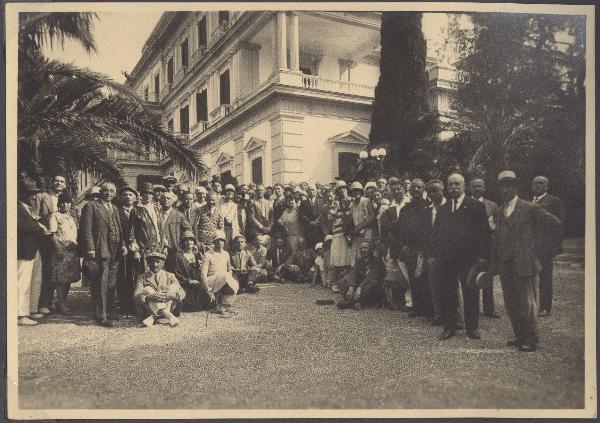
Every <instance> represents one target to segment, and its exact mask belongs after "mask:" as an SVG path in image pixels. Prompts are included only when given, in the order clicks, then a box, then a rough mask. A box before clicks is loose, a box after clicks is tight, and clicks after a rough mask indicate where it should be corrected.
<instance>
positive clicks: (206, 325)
mask: <svg viewBox="0 0 600 423" xmlns="http://www.w3.org/2000/svg"><path fill="white" fill-rule="evenodd" d="M209 314H210V307H209V309H208V310H206V323H205V325H204V326H205V327H208V315H209Z"/></svg>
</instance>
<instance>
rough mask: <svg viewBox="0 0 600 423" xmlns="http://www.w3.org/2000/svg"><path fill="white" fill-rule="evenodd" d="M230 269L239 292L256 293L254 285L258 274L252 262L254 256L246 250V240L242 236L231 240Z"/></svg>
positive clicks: (255, 265)
mask: <svg viewBox="0 0 600 423" xmlns="http://www.w3.org/2000/svg"><path fill="white" fill-rule="evenodd" d="M231 267H232V273H233V277H234V278H235V279H236V280H237V281H238V283H239V285H240V292H248V293H250V294H254V293H256V292H258V286H256V285H255V284H254V281H255V279H256V275H257V273H258V265H257V264H256V261H255V260H254V256H253V255H252V254H251V253H250V252H248V251H247V250H246V238H244V236H243V235H238V236H236V237H235V238H234V240H233V250H232V252H231Z"/></svg>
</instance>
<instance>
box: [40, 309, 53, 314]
mask: <svg viewBox="0 0 600 423" xmlns="http://www.w3.org/2000/svg"><path fill="white" fill-rule="evenodd" d="M38 312H39V313H42V314H50V313H51V311H50V309H49V308H48V307H42V308H40V309H39V310H38Z"/></svg>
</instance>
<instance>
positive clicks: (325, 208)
mask: <svg viewBox="0 0 600 423" xmlns="http://www.w3.org/2000/svg"><path fill="white" fill-rule="evenodd" d="M317 205H318V208H319V224H320V225H321V233H322V234H323V235H327V234H329V233H331V227H330V226H329V219H328V216H329V204H328V203H327V201H326V200H325V199H323V198H317Z"/></svg>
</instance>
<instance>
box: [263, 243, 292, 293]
mask: <svg viewBox="0 0 600 423" xmlns="http://www.w3.org/2000/svg"><path fill="white" fill-rule="evenodd" d="M291 255H292V249H291V248H290V247H289V245H287V243H286V241H285V238H284V237H283V236H281V235H277V236H276V237H275V242H274V245H273V246H272V248H271V250H270V251H269V254H268V255H267V259H268V260H270V261H271V268H272V269H273V279H274V280H275V281H276V282H279V283H285V272H284V266H285V264H286V262H287V261H288V259H289V258H290V256H291Z"/></svg>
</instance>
